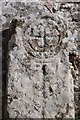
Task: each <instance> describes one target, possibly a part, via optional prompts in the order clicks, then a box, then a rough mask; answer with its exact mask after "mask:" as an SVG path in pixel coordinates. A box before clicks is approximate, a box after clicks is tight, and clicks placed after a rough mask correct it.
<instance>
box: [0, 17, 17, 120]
mask: <svg viewBox="0 0 80 120" xmlns="http://www.w3.org/2000/svg"><path fill="white" fill-rule="evenodd" d="M16 25H17V20H16V19H13V20H12V22H11V24H10V26H9V29H6V30H4V31H2V91H3V92H2V95H3V96H2V117H3V118H2V119H3V120H5V119H9V115H8V112H7V83H8V64H9V61H8V50H9V46H8V42H9V41H10V39H11V37H12V35H14V34H15V33H16V31H15V29H16Z"/></svg>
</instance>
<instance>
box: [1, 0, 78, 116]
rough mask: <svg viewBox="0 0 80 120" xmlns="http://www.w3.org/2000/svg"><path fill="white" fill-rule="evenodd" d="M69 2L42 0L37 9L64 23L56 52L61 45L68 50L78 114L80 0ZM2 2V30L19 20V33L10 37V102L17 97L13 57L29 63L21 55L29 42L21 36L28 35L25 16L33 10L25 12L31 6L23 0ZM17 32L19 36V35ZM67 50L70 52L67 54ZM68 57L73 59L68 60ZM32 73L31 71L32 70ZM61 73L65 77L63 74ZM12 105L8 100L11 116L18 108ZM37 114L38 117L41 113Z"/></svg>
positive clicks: (67, 55)
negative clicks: (13, 79) (13, 21)
mask: <svg viewBox="0 0 80 120" xmlns="http://www.w3.org/2000/svg"><path fill="white" fill-rule="evenodd" d="M68 2H72V3H68ZM68 2H66V3H65V1H64V2H63V3H62V2H61V1H56V2H54V1H51V2H49V4H46V3H45V1H43V2H42V1H41V5H40V3H37V4H38V5H37V6H38V8H37V10H38V9H40V11H41V13H43V17H45V16H49V17H51V19H55V20H54V21H57V19H60V22H61V24H60V26H59V29H61V30H59V31H61V32H64V33H61V34H62V38H61V40H62V43H61V46H60V47H58V50H57V52H59V51H60V49H62V50H63V49H65V50H64V51H65V54H66V58H67V62H68V63H67V64H68V65H69V66H68V67H69V71H70V72H69V73H70V74H72V79H73V80H74V90H75V110H76V114H78V113H79V112H80V108H79V105H80V103H79V99H80V98H79V96H80V93H79V92H80V84H79V70H78V69H79V61H80V58H79V56H78V55H79V52H78V51H79V20H80V18H79V11H80V10H79V3H76V2H77V1H76V2H75V3H73V1H68ZM78 2H79V1H78ZM39 5H40V6H39ZM42 5H43V7H41V6H42ZM1 6H2V8H3V9H2V14H1V22H0V23H1V25H2V30H3V31H4V30H6V29H10V23H11V21H12V19H14V18H15V19H17V20H18V24H17V27H16V32H17V34H15V35H12V37H11V39H10V41H9V57H10V59H11V62H10V65H9V73H8V75H10V76H9V78H8V93H9V97H10V98H8V100H9V102H11V101H10V100H11V99H13V101H14V99H16V98H14V97H15V96H14V95H13V94H12V93H10V92H13V88H12V87H13V86H14V84H15V81H14V82H13V81H12V74H13V73H15V72H14V71H15V69H16V68H15V66H17V65H15V66H12V65H14V64H15V63H14V61H16V60H17V59H19V62H21V64H22V63H24V65H25V64H26V61H24V62H23V59H21V58H22V56H23V57H24V58H25V56H24V55H25V49H26V46H27V43H25V44H24V43H23V41H22V37H25V36H23V33H24V32H25V30H26V24H27V17H26V16H29V15H30V13H27V14H26V9H28V10H29V8H27V5H26V3H25V4H24V3H21V2H18V3H16V2H12V1H11V2H5V1H4V3H3V4H2V5H1ZM35 8H36V7H35V6H33V10H34V13H36V12H35V11H36V10H35ZM52 8H53V9H52ZM30 10H31V9H30ZM45 12H46V13H47V15H46V14H45ZM38 14H39V13H37V14H36V15H37V16H38ZM37 16H36V17H37ZM54 16H55V18H54ZM56 16H58V17H59V18H57V17H56ZM61 19H62V20H61ZM32 20H35V16H34V14H33V15H31V16H29V21H30V22H32ZM29 21H28V22H29ZM63 21H64V23H63ZM44 22H45V21H44ZM30 24H31V23H30ZM35 25H36V23H35ZM61 25H62V26H61ZM33 28H34V24H33ZM66 28H67V30H66ZM41 29H42V28H41ZM63 29H65V31H63ZM26 32H30V31H26ZM26 32H25V35H27V33H26ZM35 33H37V32H36V31H35ZM29 34H30V33H29ZM17 36H18V37H19V38H17ZM20 37H21V38H20ZM26 37H28V36H26ZM26 37H25V38H24V41H25V39H26ZM63 37H64V38H63ZM18 39H19V40H18ZM23 44H24V45H23ZM33 44H34V41H33ZM42 44H44V43H41V45H42ZM50 44H51V43H50ZM54 44H55V45H57V44H56V43H54ZM27 47H28V46H27ZM17 48H21V51H18V53H16V51H17ZM24 48H25V49H24ZM40 50H41V49H40ZM21 52H23V53H22V54H21ZM53 52H54V51H53ZM57 52H56V53H55V52H54V55H55V54H57ZM68 52H69V53H70V54H68ZM16 54H17V55H16ZM34 55H35V54H34ZM16 56H17V58H16ZM36 56H37V55H36ZM38 56H39V55H38ZM48 57H50V56H49V54H48ZM59 57H60V56H59ZM59 57H58V56H57V58H59ZM57 58H56V59H57ZM30 59H33V57H29V58H28V59H27V62H29V61H28V60H30ZM43 59H44V58H43ZM68 59H69V60H70V61H68ZM34 64H35V63H34ZM24 65H23V66H22V68H20V69H21V70H22V71H24V69H25V66H24ZM38 65H39V64H38ZM27 66H29V64H27ZM33 67H34V66H33ZM46 69H48V68H46ZM10 71H11V72H12V71H13V72H12V73H10ZM22 71H21V72H22ZM40 71H41V68H40ZM21 72H20V73H21ZM28 72H29V71H28ZM29 74H31V71H30V73H29ZM41 74H42V72H41ZM50 74H52V73H50ZM13 75H14V74H13ZM41 76H42V75H41ZM41 76H40V77H41ZM18 77H19V76H17V77H16V78H18ZM30 77H31V75H30ZM42 77H43V76H42ZM49 77H50V76H49ZM61 77H63V75H62V76H61ZM16 78H15V79H16ZM70 79H71V78H70ZM11 82H12V83H11ZM29 84H31V83H29ZM18 85H19V84H18ZM22 85H23V86H24V83H22ZM24 87H25V86H24ZM69 87H70V86H69ZM20 89H22V88H20ZM28 89H29V88H28ZM23 91H24V89H23ZM46 91H47V90H46ZM15 92H16V91H15ZM47 93H48V91H47ZM15 94H16V95H19V94H17V93H15ZM36 94H37V93H36ZM16 97H17V96H16ZM18 97H19V96H18ZM20 97H21V95H20ZM22 97H23V96H22ZM40 101H41V100H40ZM12 103H13V102H12ZM10 105H11V104H10ZM14 105H15V103H13V105H12V106H14ZM16 105H18V104H16ZM12 106H9V104H8V112H9V116H11V117H12V116H13V115H14V112H15V109H12V108H11V107H12ZM11 109H12V112H11ZM62 110H63V113H64V111H65V110H64V109H62ZM22 111H23V109H22ZM18 112H20V111H19V110H18V111H17V112H16V113H15V116H16V115H17V114H18ZM24 113H25V110H24ZM19 114H20V113H19ZM54 114H55V113H54ZM59 116H61V115H59ZM18 117H19V116H18ZM25 117H26V116H25ZM32 117H33V116H32ZM35 117H36V116H35ZM37 117H39V115H38V116H37Z"/></svg>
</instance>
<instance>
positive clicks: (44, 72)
mask: <svg viewBox="0 0 80 120" xmlns="http://www.w3.org/2000/svg"><path fill="white" fill-rule="evenodd" d="M42 70H43V75H46V65H43V66H42Z"/></svg>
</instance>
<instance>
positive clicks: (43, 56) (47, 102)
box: [2, 2, 78, 118]
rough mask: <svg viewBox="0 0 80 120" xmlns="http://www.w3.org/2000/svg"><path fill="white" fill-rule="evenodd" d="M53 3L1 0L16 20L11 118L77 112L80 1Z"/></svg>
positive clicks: (11, 60)
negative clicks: (75, 102) (79, 4)
mask: <svg viewBox="0 0 80 120" xmlns="http://www.w3.org/2000/svg"><path fill="white" fill-rule="evenodd" d="M53 4H54V5H53V7H52V3H51V6H50V5H49V6H48V4H45V3H40V2H29V3H28V2H27V3H26V4H24V3H21V2H17V3H15V2H14V3H13V2H12V4H11V3H5V4H3V7H4V9H3V13H2V15H3V16H5V18H6V20H7V22H8V24H9V22H10V21H11V20H12V19H17V20H18V23H17V26H16V33H15V34H14V35H12V37H11V39H10V41H9V53H8V57H9V59H8V61H9V66H8V67H9V69H8V93H7V95H8V99H7V100H8V104H7V112H8V114H9V117H10V118H74V117H75V110H74V80H75V79H77V78H76V75H75V73H74V71H76V70H75V69H77V66H76V65H74V62H73V61H72V58H73V56H72V53H74V54H75V53H76V54H78V51H77V42H78V17H77V15H78V4H74V3H71V4H70V3H64V4H61V3H54V2H53ZM52 8H53V9H52ZM5 26H7V24H4V27H5Z"/></svg>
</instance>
